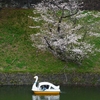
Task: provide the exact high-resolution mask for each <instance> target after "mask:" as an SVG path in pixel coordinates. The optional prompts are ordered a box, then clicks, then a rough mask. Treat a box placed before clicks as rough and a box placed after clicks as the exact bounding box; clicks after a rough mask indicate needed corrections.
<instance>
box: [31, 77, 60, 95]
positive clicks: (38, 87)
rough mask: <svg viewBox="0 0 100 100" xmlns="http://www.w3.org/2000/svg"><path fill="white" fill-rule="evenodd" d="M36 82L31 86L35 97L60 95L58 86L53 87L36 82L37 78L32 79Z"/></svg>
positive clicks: (48, 83) (47, 83)
mask: <svg viewBox="0 0 100 100" xmlns="http://www.w3.org/2000/svg"><path fill="white" fill-rule="evenodd" d="M34 78H35V79H36V80H35V82H34V84H33V86H32V91H33V92H34V94H36V95H58V94H59V93H60V86H55V85H54V84H52V83H50V82H40V83H38V84H37V82H38V76H35V77H34Z"/></svg>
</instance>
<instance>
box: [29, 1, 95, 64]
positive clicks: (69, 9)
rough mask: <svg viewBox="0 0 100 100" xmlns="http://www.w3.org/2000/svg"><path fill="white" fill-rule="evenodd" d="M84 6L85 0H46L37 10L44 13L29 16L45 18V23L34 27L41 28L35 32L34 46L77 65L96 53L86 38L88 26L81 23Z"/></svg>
mask: <svg viewBox="0 0 100 100" xmlns="http://www.w3.org/2000/svg"><path fill="white" fill-rule="evenodd" d="M81 7H82V1H81V0H42V2H41V3H39V4H38V5H36V6H35V10H34V14H37V13H38V14H40V16H39V17H31V16H29V18H32V19H34V21H36V22H39V21H43V24H42V26H35V27H34V26H30V28H39V29H40V33H37V34H35V35H34V34H32V35H31V40H32V41H34V44H33V45H34V46H36V47H37V48H39V49H41V50H49V51H51V52H52V53H53V54H54V55H55V56H56V57H58V58H60V59H61V60H63V61H66V62H69V61H73V62H75V63H77V64H81V62H82V61H83V60H84V59H85V58H87V57H89V55H90V54H94V51H95V49H94V44H90V43H89V42H88V41H87V40H86V36H87V30H86V27H84V25H82V24H79V23H78V20H79V18H80V17H79V14H80V12H81V11H80V9H81ZM84 30H85V31H84Z"/></svg>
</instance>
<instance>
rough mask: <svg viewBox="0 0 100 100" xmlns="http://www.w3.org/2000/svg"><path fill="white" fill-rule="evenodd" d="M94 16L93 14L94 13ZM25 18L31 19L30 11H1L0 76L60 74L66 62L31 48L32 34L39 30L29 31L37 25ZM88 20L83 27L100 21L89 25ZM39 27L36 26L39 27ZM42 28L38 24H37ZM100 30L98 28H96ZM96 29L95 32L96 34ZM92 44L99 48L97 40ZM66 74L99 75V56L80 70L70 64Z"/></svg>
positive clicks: (99, 40)
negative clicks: (26, 73) (12, 74)
mask: <svg viewBox="0 0 100 100" xmlns="http://www.w3.org/2000/svg"><path fill="white" fill-rule="evenodd" d="M93 13H96V12H93ZM28 15H30V16H34V14H33V10H32V9H27V10H26V9H2V10H1V11H0V72H30V73H47V74H48V73H60V72H63V71H62V69H63V67H64V66H65V65H66V63H65V62H63V61H60V60H59V59H57V58H55V57H54V56H53V55H52V54H51V53H49V52H44V51H40V50H38V49H36V48H35V47H32V42H31V40H30V35H31V34H36V32H38V31H39V30H37V29H30V28H29V26H31V25H36V24H37V23H35V22H34V21H33V20H32V19H30V18H28ZM90 18H91V19H93V17H91V16H90V17H87V18H85V19H82V20H84V24H91V23H94V22H95V21H98V20H100V18H97V19H93V22H91V23H88V22H87V21H88V20H89V19H90ZM38 24H39V23H38ZM40 24H41V23H40ZM99 26H100V25H99ZM99 26H98V28H97V27H96V26H95V28H96V30H94V31H97V32H99V29H100V28H99ZM91 42H93V43H95V44H96V47H98V48H100V45H99V44H100V39H99V38H96V39H95V38H92V40H91ZM65 71H66V72H100V54H97V55H96V56H92V55H91V57H90V59H85V60H84V62H83V64H82V66H81V67H79V66H77V65H76V64H74V63H72V62H69V63H68V64H67V68H66V69H65Z"/></svg>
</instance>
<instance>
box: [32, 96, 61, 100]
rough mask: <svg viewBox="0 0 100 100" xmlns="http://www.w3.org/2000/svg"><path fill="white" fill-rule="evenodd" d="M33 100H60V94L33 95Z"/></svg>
mask: <svg viewBox="0 0 100 100" xmlns="http://www.w3.org/2000/svg"><path fill="white" fill-rule="evenodd" d="M32 100H60V95H50V96H49V95H41V96H39V95H32Z"/></svg>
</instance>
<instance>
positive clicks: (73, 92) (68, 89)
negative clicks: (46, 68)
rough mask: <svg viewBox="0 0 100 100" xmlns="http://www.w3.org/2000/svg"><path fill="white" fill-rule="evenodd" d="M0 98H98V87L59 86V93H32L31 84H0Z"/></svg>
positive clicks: (73, 99)
mask: <svg viewBox="0 0 100 100" xmlns="http://www.w3.org/2000/svg"><path fill="white" fill-rule="evenodd" d="M0 100H100V87H73V86H61V93H60V95H49V96H47V95H44V96H39V95H34V94H33V92H32V91H31V86H0Z"/></svg>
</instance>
